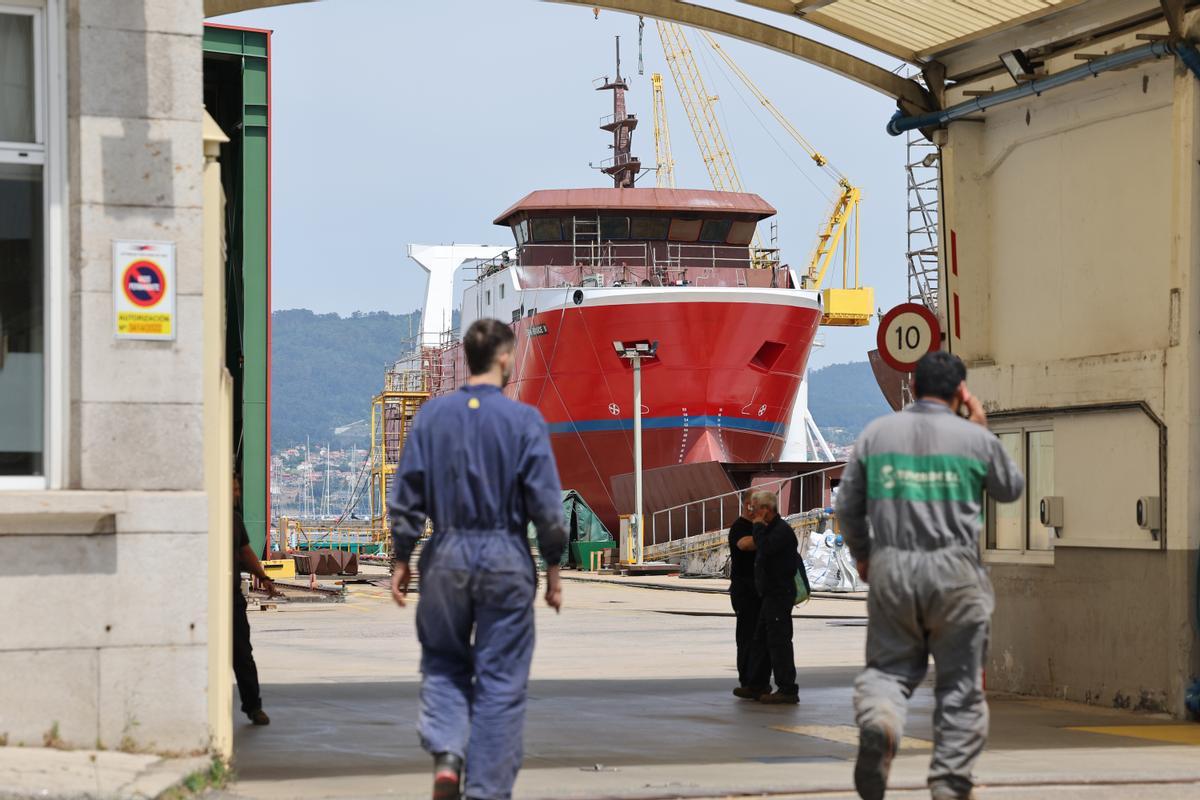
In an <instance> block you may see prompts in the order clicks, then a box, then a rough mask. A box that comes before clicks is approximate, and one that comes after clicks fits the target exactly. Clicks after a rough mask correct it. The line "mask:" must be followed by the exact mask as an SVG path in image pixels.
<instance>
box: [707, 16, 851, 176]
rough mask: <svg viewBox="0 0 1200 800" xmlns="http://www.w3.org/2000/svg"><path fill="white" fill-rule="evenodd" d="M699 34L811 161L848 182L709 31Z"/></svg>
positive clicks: (831, 174)
mask: <svg viewBox="0 0 1200 800" xmlns="http://www.w3.org/2000/svg"><path fill="white" fill-rule="evenodd" d="M700 35H701V36H703V37H704V40H705V41H707V42H708V44H709V46H711V47H712V49H713V50H714V51H716V54H717V55H718V56H720V57H721V60H722V61H724V62H725V64H726V65H727V66H728V67H729V69H730V70H732V72H733V74H734V75H736V76H737V77H738V78H739V79H740V80H741V82H742V83H743V84H745V85H746V88H747V89H749V90H750V94H752V95H754V99H755V100H757V101H758V102H759V103H760V104H762V106H763V108H765V109H767V111H769V112H770V113H771V116H772V117H774V118H775V121H776V122H778V123H779V126H780V127H781V128H783V130H784V132H785V133H787V135H788V136H791V137H792V138H793V139H794V140H795V141H796V143H797V144H799V145H800V147H801V149H803V150H804V152H805V153H806V154H807V155H808V157H809V158H811V159H812V160H813V163H815V164H816V165H817V166H818V167H820V168H821V169H823V170H825V171H826V172H827V173H828V174H829V175H830V177H832V178H833V179H834V180H835V181H837V182H838V183H839V184H843V185H845V184H847V183H849V182H848V181H847V180H846V176H845V175H843V174H842V173H841V172H840V171H839V170H838V169H837V168H836V167H834V166H833V165H831V164H830V163H829V159H827V158H826V157H825V156H823V155H821V153H820V152H819V151H818V150H817V148H816V147H814V146H813V145H812V143H811V142H809V141H808V139H806V138H804V134H802V133H800V131H798V130H797V129H796V126H795V125H793V124H792V123H791V121H790V120H789V119H788V118H787V117H785V116H784V115H783V112H781V111H780V110H779V109H778V108H776V107H775V104H774V103H772V102H771V100H770V99H769V98H768V97H767V96H766V95H765V94H764V93H763V91H762V89H760V88H758V85H757V84H756V83H755V82H754V81H753V80H751V78H750V76H749V75H747V74H746V72H745V71H744V70H743V69H742V68H741V67H740V66H738V64H737V62H736V61H734V60H733V59H732V58H731V57H730V55H729V54H728V53H726V52H725V49H724V48H723V47H721V45H720V43H719V42H718V41H717V40H716V39H715V38H714V37H713V35H712V34H711V33H709V32H708V31H700Z"/></svg>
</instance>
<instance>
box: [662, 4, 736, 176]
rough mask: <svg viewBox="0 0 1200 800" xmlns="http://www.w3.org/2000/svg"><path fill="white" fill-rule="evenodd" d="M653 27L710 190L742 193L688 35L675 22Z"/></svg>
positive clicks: (712, 101) (713, 101)
mask: <svg viewBox="0 0 1200 800" xmlns="http://www.w3.org/2000/svg"><path fill="white" fill-rule="evenodd" d="M656 24H657V25H658V37H659V39H661V40H662V46H663V55H664V56H666V59H667V67H669V68H670V70H671V77H673V78H674V79H675V89H676V90H677V91H678V92H679V101H680V103H682V104H683V110H684V111H685V112H686V113H687V118H688V122H689V123H690V124H691V126H692V135H693V136H695V137H696V144H697V145H699V147H700V156H701V158H703V159H704V168H705V169H706V170H708V177H709V179H710V180H711V181H712V185H713V188H714V189H717V190H718V191H722V192H740V191H742V179H741V176H740V175H738V171H737V167H736V166H734V163H733V156H732V155H731V154H730V152H729V145H728V144H727V143H726V142H725V134H724V132H723V131H722V130H721V124H720V123H719V122H718V121H717V112H716V105H715V104H716V101H717V98H716V96H715V95H710V94H709V93H708V90H707V89H706V88H705V86H704V77H703V76H702V75H701V74H700V68H699V67H697V66H696V59H695V56H694V55H693V54H692V48H691V47H690V46H689V45H688V40H687V35H686V34H685V33H684V31H683V28H682V27H680V26H679V25H678V24H677V23H674V22H663V21H662V20H658V21H657V23H656Z"/></svg>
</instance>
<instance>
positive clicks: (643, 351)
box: [613, 340, 658, 564]
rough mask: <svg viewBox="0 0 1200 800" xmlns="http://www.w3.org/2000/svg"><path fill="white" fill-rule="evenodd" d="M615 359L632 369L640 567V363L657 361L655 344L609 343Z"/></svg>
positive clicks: (637, 559) (635, 549)
mask: <svg viewBox="0 0 1200 800" xmlns="http://www.w3.org/2000/svg"><path fill="white" fill-rule="evenodd" d="M613 350H615V351H616V353H617V356H618V357H619V358H624V359H628V360H629V362H630V363H631V364H632V365H633V497H634V500H633V503H634V517H633V523H634V524H633V528H634V530H633V533H632V537H633V541H632V542H631V544H632V547H631V548H630V550H631V553H630V554H631V555H632V556H633V563H635V564H641V563H642V359H643V358H657V357H658V342H648V341H645V340H641V341H636V342H617V341H614V342H613Z"/></svg>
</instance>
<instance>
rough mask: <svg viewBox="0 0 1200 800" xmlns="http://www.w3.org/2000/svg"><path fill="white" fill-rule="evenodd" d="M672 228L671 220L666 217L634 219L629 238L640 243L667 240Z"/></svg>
mask: <svg viewBox="0 0 1200 800" xmlns="http://www.w3.org/2000/svg"><path fill="white" fill-rule="evenodd" d="M670 227H671V220H669V219H667V218H666V217H634V218H633V225H632V228H631V230H630V234H629V238H631V239H637V240H639V241H645V240H646V239H665V238H667V231H668V230H669V229H670Z"/></svg>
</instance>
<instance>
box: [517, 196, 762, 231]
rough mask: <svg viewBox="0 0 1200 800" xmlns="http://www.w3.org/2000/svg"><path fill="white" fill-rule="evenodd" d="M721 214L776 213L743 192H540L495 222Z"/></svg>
mask: <svg viewBox="0 0 1200 800" xmlns="http://www.w3.org/2000/svg"><path fill="white" fill-rule="evenodd" d="M559 209H586V210H589V211H591V210H595V211H604V210H609V209H620V210H622V211H722V212H728V213H734V214H748V215H753V216H754V217H755V218H757V219H764V218H766V217H769V216H771V215H773V214H774V213H775V209H774V208H773V207H772V206H771V204H770V203H768V202H767V201H766V200H763V199H762V198H761V197H759V196H758V195H756V194H750V193H744V192H716V191H713V190H711V189H658V188H654V189H611V188H610V189H603V188H597V189H541V190H539V191H536V192H530V193H529V194H527V195H525V196H524V197H523V198H521V199H520V200H518V201H517V202H516V203H515V204H514V205H513V206H512V207H511V208H509V209H508V210H507V211H505V212H504V213H503V214H501V215H500V216H498V217H496V219H495V220H494V221H495V223H496V224H497V225H504V224H506V223H507V220H508V219H509V218H510V217H511V216H512V215H513V214H516V213H517V212H518V211H556V210H559Z"/></svg>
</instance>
